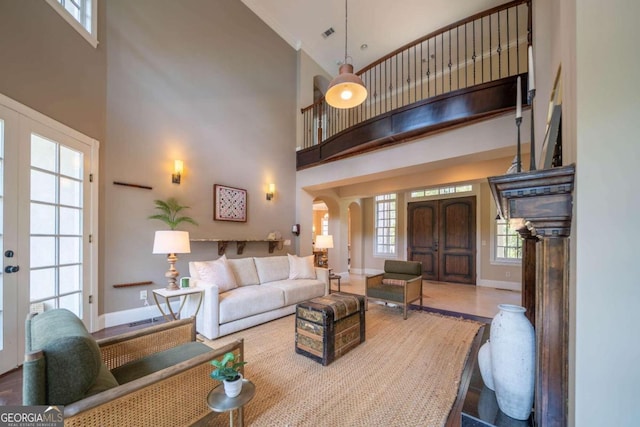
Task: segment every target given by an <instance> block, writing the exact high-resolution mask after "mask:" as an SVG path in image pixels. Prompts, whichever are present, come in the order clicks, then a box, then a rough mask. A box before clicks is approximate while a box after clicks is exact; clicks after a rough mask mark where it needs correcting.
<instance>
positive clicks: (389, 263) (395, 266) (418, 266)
mask: <svg viewBox="0 0 640 427" xmlns="http://www.w3.org/2000/svg"><path fill="white" fill-rule="evenodd" d="M384 272H385V273H398V274H406V275H409V276H422V263H420V262H417V261H399V260H392V259H388V260H385V262H384Z"/></svg>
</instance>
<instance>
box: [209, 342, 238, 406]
mask: <svg viewBox="0 0 640 427" xmlns="http://www.w3.org/2000/svg"><path fill="white" fill-rule="evenodd" d="M211 364H212V365H213V366H215V367H216V369H215V370H214V371H213V372H211V378H213V379H214V380H218V381H222V383H223V384H224V392H225V394H226V395H227V396H229V397H236V396H237V395H239V394H240V391H242V374H241V373H240V368H242V367H243V366H244V365H246V364H247V362H237V361H236V355H235V354H233V353H232V352H229V353H226V354H225V355H224V356H223V357H222V360H212V361H211Z"/></svg>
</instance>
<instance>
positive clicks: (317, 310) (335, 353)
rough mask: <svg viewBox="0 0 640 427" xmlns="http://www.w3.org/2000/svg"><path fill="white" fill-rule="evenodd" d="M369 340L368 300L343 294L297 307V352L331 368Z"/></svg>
mask: <svg viewBox="0 0 640 427" xmlns="http://www.w3.org/2000/svg"><path fill="white" fill-rule="evenodd" d="M364 339H365V321H364V297H363V296H362V295H347V294H343V293H340V292H336V293H332V294H329V295H325V296H324V297H318V298H313V299H311V300H309V301H304V302H301V303H300V304H298V305H297V306H296V353H298V354H302V355H304V356H307V357H309V358H311V359H313V360H315V361H316V362H318V363H322V364H323V365H324V366H327V365H328V364H329V363H331V362H333V361H334V360H335V359H337V358H339V357H341V356H343V355H344V354H345V353H347V352H348V351H349V350H351V349H352V348H354V347H356V346H357V345H358V344H360V343H361V342H364Z"/></svg>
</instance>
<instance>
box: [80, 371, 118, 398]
mask: <svg viewBox="0 0 640 427" xmlns="http://www.w3.org/2000/svg"><path fill="white" fill-rule="evenodd" d="M118 385H119V384H118V380H116V378H115V377H114V376H113V374H112V373H111V371H110V370H109V368H107V365H105V364H104V363H103V364H102V366H101V367H100V372H99V373H98V378H96V382H95V383H93V385H92V386H91V388H90V389H89V390H88V391H87V397H89V396H92V395H94V394H98V393H102V392H103V391H106V390H109V389H110V388H113V387H117V386H118Z"/></svg>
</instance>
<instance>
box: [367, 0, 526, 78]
mask: <svg viewBox="0 0 640 427" xmlns="http://www.w3.org/2000/svg"><path fill="white" fill-rule="evenodd" d="M523 3H531V0H514V1H512V2H509V3H505V4H503V5H500V6H495V7H493V8H491V9H488V10H485V11H483V12H479V13H476V14H475V15H471V16H469V17H467V18H464V19H461V20H459V21H457V22H454V23H453V24H449V25H447V26H445V27H442V28H440V29H438V30H435V31H432V32H430V33H429V34H427V35H426V36H422V37H420V38H418V39H416V40H414V41H412V42H409V43H407V44H405V45H404V46H402V47H399V48H398V49H396V50H394V51H393V52H391V53H389V54H388V55H386V56H383V57H382V58H380V59H378V60H376V61H375V62H372V63H371V64H369V65H367V66H366V67H364V68H362V69H361V70H359V71H357V72H356V74H357V75H360V74H362V73H365V72H367V71H369V70H370V69H372V68H373V67H375V66H376V65H380V64H382V63H383V62H384V61H386V60H387V59H390V58H393V57H394V56H396V55H397V54H399V53H400V52H402V51H404V50H407V49H409V48H411V47H413V46H415V45H417V44H420V43H422V42H424V41H426V40H429V39H431V38H433V37H436V36H439V35H441V34H444V33H446V32H447V31H450V30H452V29H454V28H456V27H460V26H462V25H465V24H468V23H470V22H473V21H475V20H476V19H482V18H484V17H485V16H489V15H493V14H494V13H496V12H500V11H502V10H505V9H509V8H511V7H514V6H519V5H520V4H523Z"/></svg>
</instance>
